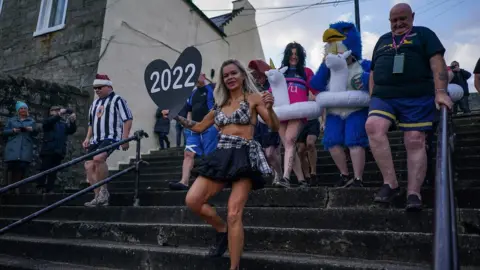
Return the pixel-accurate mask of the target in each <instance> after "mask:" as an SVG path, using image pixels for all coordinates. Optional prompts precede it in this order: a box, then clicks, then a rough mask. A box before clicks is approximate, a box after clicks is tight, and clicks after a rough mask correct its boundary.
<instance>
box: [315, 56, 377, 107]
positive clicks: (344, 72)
mask: <svg viewBox="0 0 480 270" xmlns="http://www.w3.org/2000/svg"><path fill="white" fill-rule="evenodd" d="M351 53H352V51H346V52H345V53H339V54H337V55H335V54H328V55H327V57H326V58H325V65H326V66H327V67H328V68H329V69H330V72H331V73H330V82H329V85H328V88H329V90H330V91H326V92H322V93H320V94H318V95H317V98H316V101H317V104H318V105H319V107H320V108H332V111H333V110H335V109H334V108H338V107H341V108H358V107H368V104H369V102H370V95H369V94H368V93H367V92H364V91H358V90H348V89H347V81H348V75H349V70H348V65H347V60H346V59H347V58H348V57H349V56H350V55H351ZM348 111H350V110H343V111H341V112H340V114H342V113H343V114H346V113H347V112H348Z"/></svg>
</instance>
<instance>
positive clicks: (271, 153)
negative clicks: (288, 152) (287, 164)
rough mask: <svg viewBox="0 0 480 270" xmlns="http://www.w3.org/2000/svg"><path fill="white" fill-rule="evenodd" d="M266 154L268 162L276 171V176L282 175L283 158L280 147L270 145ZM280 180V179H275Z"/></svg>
mask: <svg viewBox="0 0 480 270" xmlns="http://www.w3.org/2000/svg"><path fill="white" fill-rule="evenodd" d="M265 154H266V156H267V160H268V163H269V164H270V166H271V167H272V169H273V171H274V172H275V176H276V177H281V176H282V175H283V172H282V159H281V158H280V147H275V146H270V147H268V148H267V149H265ZM275 180H278V179H275Z"/></svg>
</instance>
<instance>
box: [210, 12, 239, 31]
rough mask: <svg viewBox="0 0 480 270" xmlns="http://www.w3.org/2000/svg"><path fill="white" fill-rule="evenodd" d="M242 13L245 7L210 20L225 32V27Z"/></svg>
mask: <svg viewBox="0 0 480 270" xmlns="http://www.w3.org/2000/svg"><path fill="white" fill-rule="evenodd" d="M242 11H243V7H242V8H239V9H236V10H234V11H233V12H230V13H227V14H223V15H219V16H216V17H213V18H210V20H211V21H212V22H213V23H214V24H215V25H216V26H217V27H218V28H219V29H220V30H222V32H223V31H224V30H223V27H224V26H225V25H227V24H228V23H229V22H230V21H231V20H232V19H233V18H235V16H237V15H238V14H239V13H240V12H242Z"/></svg>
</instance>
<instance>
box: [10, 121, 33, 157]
mask: <svg viewBox="0 0 480 270" xmlns="http://www.w3.org/2000/svg"><path fill="white" fill-rule="evenodd" d="M25 127H31V128H33V131H32V132H27V131H25V132H23V131H21V132H18V133H15V132H14V131H13V129H14V128H18V129H20V128H25ZM36 134H37V131H36V130H35V120H33V118H31V117H27V118H26V119H24V120H23V121H22V120H20V118H19V117H18V116H14V117H12V118H10V119H8V122H7V125H6V126H5V128H4V130H3V136H4V137H6V138H7V144H6V145H5V152H4V155H3V158H4V160H5V161H6V162H9V161H24V162H29V163H30V162H32V160H33V146H34V139H33V136H35V135H36Z"/></svg>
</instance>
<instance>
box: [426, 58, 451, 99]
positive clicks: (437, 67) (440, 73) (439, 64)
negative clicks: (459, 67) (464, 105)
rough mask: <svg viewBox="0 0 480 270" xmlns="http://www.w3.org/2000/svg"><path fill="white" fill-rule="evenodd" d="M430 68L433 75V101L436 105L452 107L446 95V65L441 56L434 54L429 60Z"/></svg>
mask: <svg viewBox="0 0 480 270" xmlns="http://www.w3.org/2000/svg"><path fill="white" fill-rule="evenodd" d="M430 68H431V69H432V73H433V82H434V84H435V101H436V103H437V105H446V106H447V107H449V108H451V107H452V100H451V99H450V97H449V96H448V94H447V87H448V72H447V64H446V63H445V59H444V58H443V56H442V55H441V54H435V55H434V56H432V57H431V58H430Z"/></svg>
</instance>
